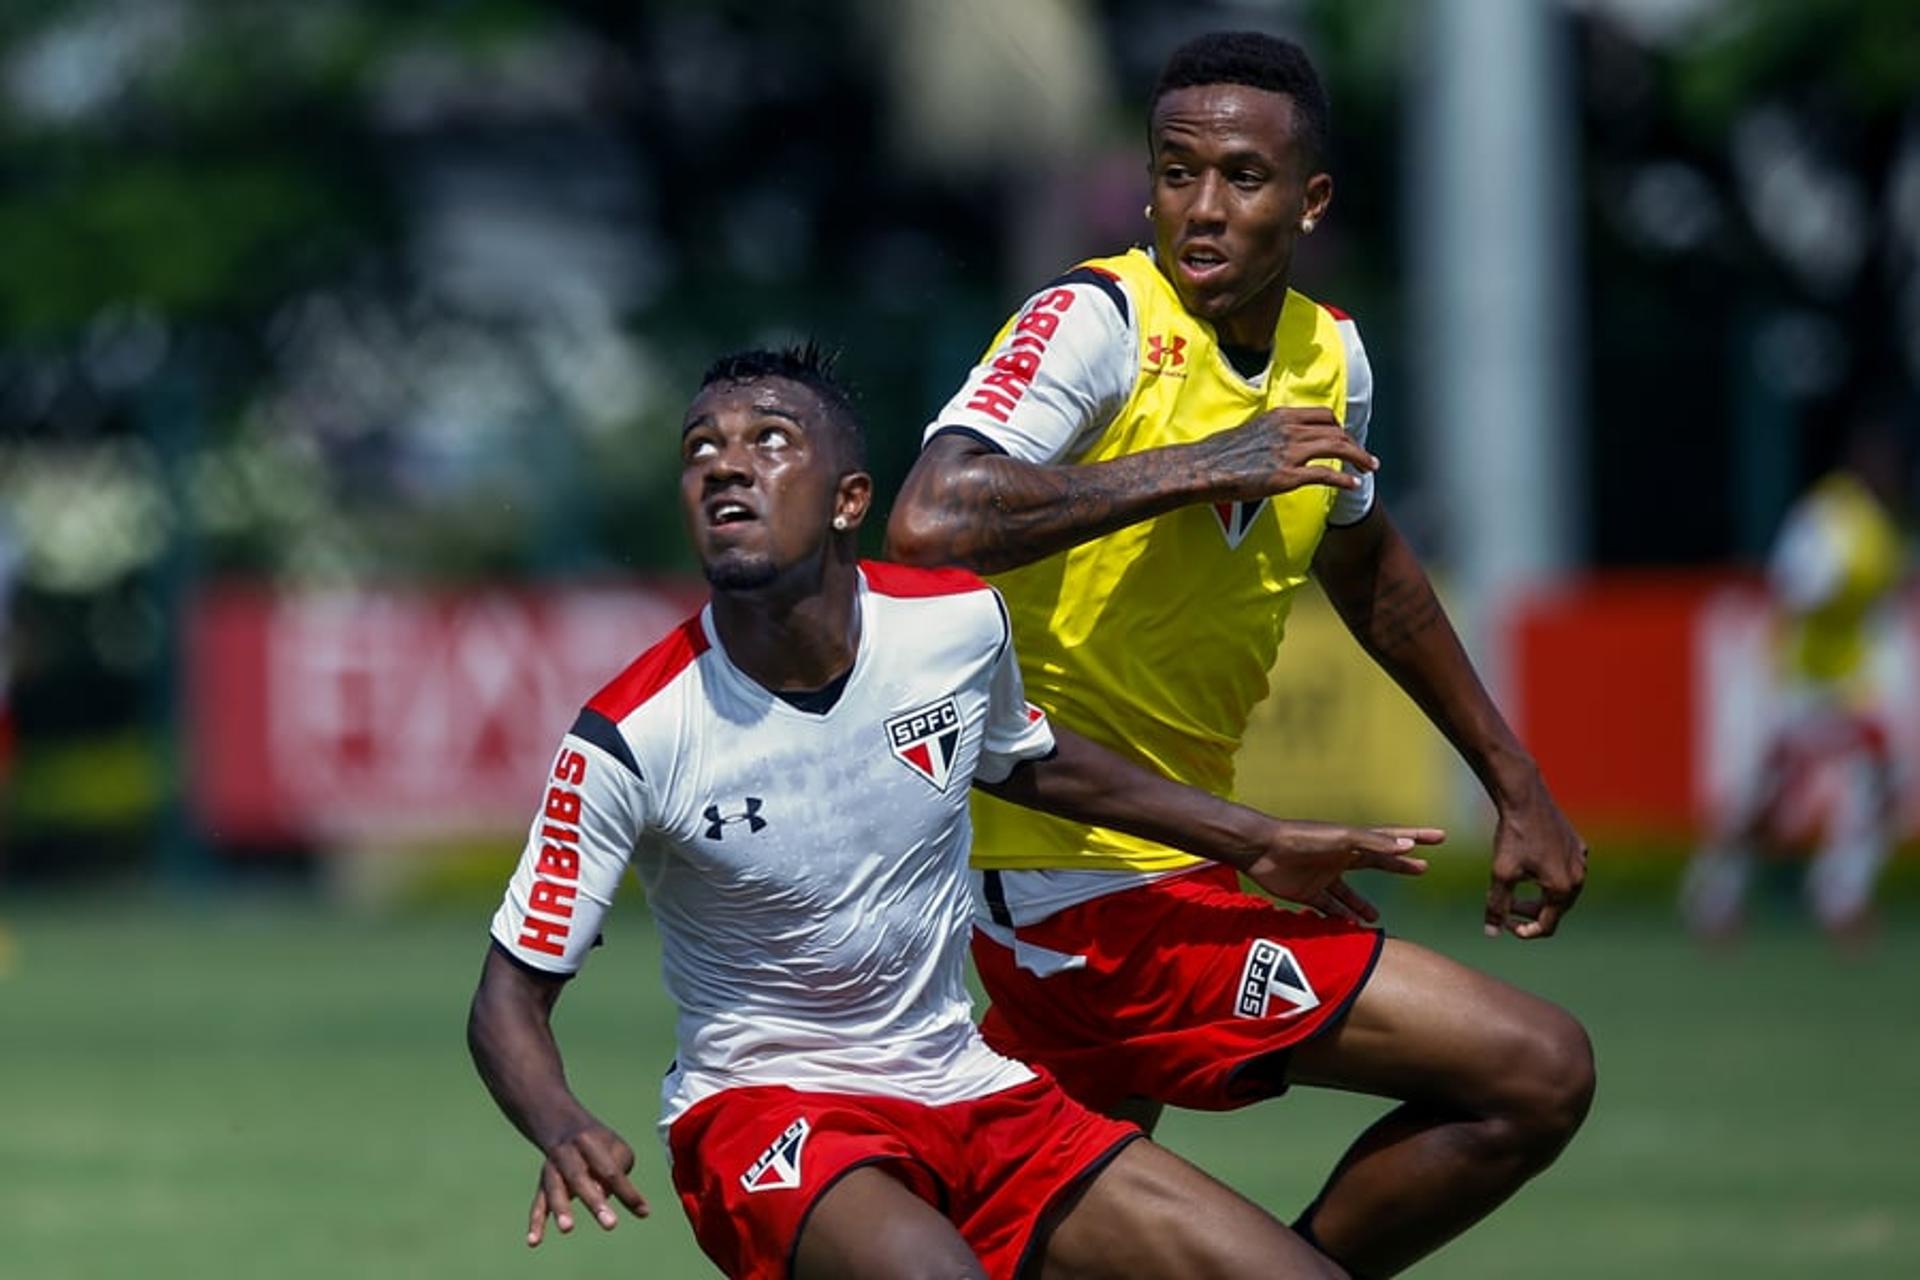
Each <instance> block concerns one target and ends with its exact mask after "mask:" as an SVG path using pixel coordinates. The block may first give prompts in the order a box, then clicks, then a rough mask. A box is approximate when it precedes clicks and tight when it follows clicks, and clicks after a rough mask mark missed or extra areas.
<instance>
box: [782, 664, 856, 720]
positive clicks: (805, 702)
mask: <svg viewBox="0 0 1920 1280" xmlns="http://www.w3.org/2000/svg"><path fill="white" fill-rule="evenodd" d="M852 676H853V668H852V667H848V668H847V669H846V670H845V671H842V672H841V673H840V674H839V675H837V676H835V677H834V678H833V679H831V680H829V681H827V682H826V683H825V684H823V685H821V686H820V687H819V688H818V689H775V690H774V691H773V696H774V697H776V698H778V699H780V701H782V702H784V703H786V704H787V705H788V706H790V707H792V708H794V709H795V710H796V711H804V712H806V713H807V714H808V715H811V716H823V715H825V714H827V712H829V711H831V710H833V704H834V703H836V702H838V701H840V695H841V694H843V693H845V692H846V691H847V681H848V680H849V679H850V678H852Z"/></svg>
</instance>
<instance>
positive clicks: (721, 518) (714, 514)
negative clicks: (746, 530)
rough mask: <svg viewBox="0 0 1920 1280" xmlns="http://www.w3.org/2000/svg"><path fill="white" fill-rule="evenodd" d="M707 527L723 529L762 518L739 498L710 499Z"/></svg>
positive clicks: (707, 510) (708, 501)
mask: <svg viewBox="0 0 1920 1280" xmlns="http://www.w3.org/2000/svg"><path fill="white" fill-rule="evenodd" d="M705 509H706V515H707V527H708V528H710V529H722V528H725V527H726V526H728V525H734V524H744V523H746V522H747V521H749V520H758V519H759V518H760V517H759V515H758V514H757V513H756V512H755V511H754V509H753V508H752V507H750V506H748V505H747V504H746V503H744V502H742V501H741V500H740V499H738V498H729V497H719V498H709V499H708V500H707V503H706V508H705Z"/></svg>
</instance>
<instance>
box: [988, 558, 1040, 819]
mask: <svg viewBox="0 0 1920 1280" xmlns="http://www.w3.org/2000/svg"><path fill="white" fill-rule="evenodd" d="M993 599H994V603H995V604H997V605H999V608H1000V622H1001V627H1002V632H1001V635H1002V640H1001V644H1000V655H999V657H998V658H997V659H995V661H994V666H993V676H992V682H991V684H990V685H989V687H988V691H987V727H986V732H985V733H984V734H983V735H982V736H981V741H980V763H979V765H978V766H977V767H976V768H975V769H974V775H973V776H974V778H975V779H976V780H977V781H980V782H988V783H993V782H1005V781H1006V780H1007V775H1008V774H1010V773H1012V772H1013V767H1014V766H1015V765H1017V764H1019V763H1020V762H1021V761H1022V760H1041V759H1044V758H1046V757H1047V756H1050V755H1052V754H1053V726H1052V725H1051V724H1049V723H1048V722H1047V714H1046V712H1044V711H1042V710H1041V709H1040V708H1038V707H1036V706H1034V705H1033V704H1032V703H1031V702H1028V701H1027V690H1026V686H1025V684H1024V683H1022V681H1021V679H1020V663H1019V661H1018V660H1017V658H1016V657H1015V655H1014V652H1013V629H1012V626H1011V624H1009V623H1008V621H1007V606H1006V605H1005V604H1004V603H1003V602H1002V601H1001V600H1000V593H999V591H997V590H996V591H995V592H994V593H993Z"/></svg>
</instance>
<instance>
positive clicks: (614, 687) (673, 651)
mask: <svg viewBox="0 0 1920 1280" xmlns="http://www.w3.org/2000/svg"><path fill="white" fill-rule="evenodd" d="M706 651H707V633H706V631H705V630H703V629H702V628H701V626H700V615H699V614H697V613H696V614H695V615H694V616H693V617H691V618H688V619H687V620H686V621H685V622H683V623H681V624H680V625H679V626H677V627H675V628H674V629H673V630H671V631H669V632H667V634H666V635H665V637H663V638H662V639H661V640H660V642H659V643H657V644H655V645H654V646H653V648H651V649H649V650H647V651H646V652H645V653H643V654H641V655H640V656H639V657H637V658H635V659H634V660H633V662H632V663H631V664H629V665H628V667H627V669H626V670H625V671H622V672H621V673H620V674H619V675H617V676H615V677H614V678H613V681H612V683H610V684H609V685H607V687H606V688H604V689H602V690H601V691H600V692H598V693H596V694H594V695H593V697H592V699H591V700H589V701H588V703H587V709H588V710H590V711H598V712H599V713H600V714H601V715H603V716H605V717H606V718H607V719H609V720H611V721H613V722H614V723H615V724H619V723H620V722H621V721H622V720H624V719H626V718H627V717H628V716H630V715H632V714H633V709H634V708H635V707H637V706H639V705H640V704H641V703H643V702H645V701H646V700H647V699H648V698H651V697H652V696H653V695H654V694H656V693H658V692H660V690H662V689H664V688H666V687H667V683H668V682H669V681H671V680H672V679H673V678H674V677H675V676H677V675H679V674H680V673H681V672H682V671H685V670H686V669H687V666H688V664H690V663H691V662H692V661H693V660H694V659H695V658H698V657H699V656H700V655H701V654H703V653H705V652H706Z"/></svg>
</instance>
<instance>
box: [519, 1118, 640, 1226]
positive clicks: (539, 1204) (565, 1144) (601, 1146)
mask: <svg viewBox="0 0 1920 1280" xmlns="http://www.w3.org/2000/svg"><path fill="white" fill-rule="evenodd" d="M546 1152H547V1160H546V1163H545V1164H543V1165H541V1166H540V1188H539V1190H538V1191H536V1192H534V1196H533V1212H532V1215H531V1216H530V1217H529V1218H528V1220H527V1243H528V1244H529V1245H537V1244H539V1243H540V1241H541V1240H543V1239H544V1238H545V1237H546V1234H547V1218H548V1216H549V1215H551V1216H552V1217H553V1220H554V1222H555V1223H556V1224H557V1225H558V1226H559V1228H560V1230H561V1231H563V1232H566V1231H571V1230H573V1202H574V1201H575V1200H576V1199H577V1200H579V1201H580V1203H581V1204H583V1205H585V1206H586V1208H587V1211H588V1212H589V1213H591V1214H592V1215H593V1218H594V1221H595V1222H598V1223H599V1224H600V1226H601V1227H602V1229H604V1230H607V1231H611V1230H613V1229H614V1227H615V1226H616V1225H617V1224H618V1223H619V1221H620V1219H619V1217H618V1215H616V1214H615V1213H614V1211H613V1204H612V1201H613V1200H618V1201H619V1202H620V1203H621V1204H624V1205H626V1206H627V1208H629V1209H631V1210H632V1211H633V1216H634V1217H636V1218H644V1217H646V1216H647V1212H648V1210H647V1201H646V1198H645V1197H644V1196H642V1195H641V1194H640V1189H639V1188H638V1187H636V1186H634V1185H633V1183H632V1181H631V1180H630V1179H629V1178H628V1177H627V1175H628V1174H629V1173H631V1172H633V1148H632V1147H630V1146H628V1145H627V1143H626V1140H625V1139H624V1138H622V1137H621V1136H620V1135H619V1134H617V1133H615V1132H614V1131H613V1130H611V1129H609V1128H607V1127H606V1126H605V1125H603V1124H598V1123H594V1124H589V1125H587V1126H585V1127H584V1128H581V1129H578V1130H576V1131H574V1132H573V1133H570V1134H567V1135H566V1136H565V1137H563V1138H561V1139H560V1140H558V1141H557V1142H554V1143H552V1144H551V1145H549V1146H548V1147H547V1148H546Z"/></svg>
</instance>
